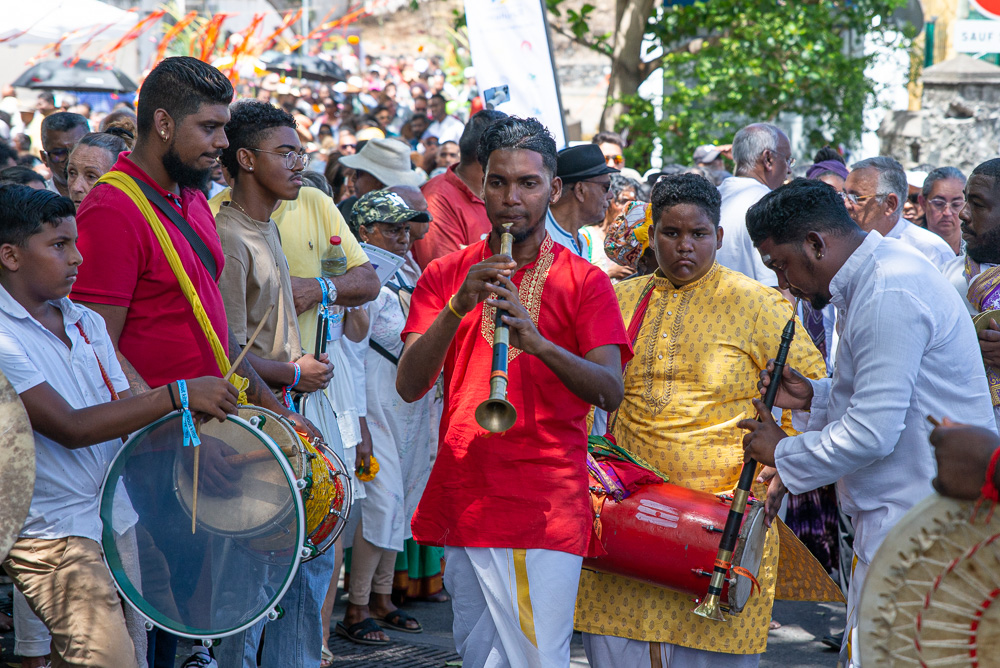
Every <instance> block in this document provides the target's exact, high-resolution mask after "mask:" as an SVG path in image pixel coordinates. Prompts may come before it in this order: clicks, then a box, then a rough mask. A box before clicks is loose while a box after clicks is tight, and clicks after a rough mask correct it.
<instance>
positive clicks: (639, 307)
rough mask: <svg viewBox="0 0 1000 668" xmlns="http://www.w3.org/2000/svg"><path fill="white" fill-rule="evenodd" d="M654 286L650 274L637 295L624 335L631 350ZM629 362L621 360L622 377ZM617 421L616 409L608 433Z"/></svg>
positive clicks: (636, 340)
mask: <svg viewBox="0 0 1000 668" xmlns="http://www.w3.org/2000/svg"><path fill="white" fill-rule="evenodd" d="M655 286H656V281H655V279H654V278H653V277H652V276H650V277H649V282H648V283H646V286H645V287H644V288H643V289H642V294H640V295H639V303H638V304H636V307H635V311H634V312H633V313H632V319H631V320H629V323H628V329H627V330H626V332H625V333H626V335H627V336H628V340H629V342H630V343H631V344H632V350H633V351H634V350H635V344H636V342H638V340H639V330H640V329H642V321H643V320H645V319H646V311H648V310H649V301H650V299H652V297H653V288H654V287H655ZM628 365H629V363H628V362H627V361H626V362H622V377H623V378H624V376H625V370H626V369H627V368H628ZM617 422H618V411H615V412H614V413H613V414H611V415H610V416H609V417H608V433H609V434H610V433H611V432H612V431H613V428H614V426H615V424H616V423H617Z"/></svg>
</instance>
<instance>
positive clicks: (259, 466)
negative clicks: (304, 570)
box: [101, 413, 305, 639]
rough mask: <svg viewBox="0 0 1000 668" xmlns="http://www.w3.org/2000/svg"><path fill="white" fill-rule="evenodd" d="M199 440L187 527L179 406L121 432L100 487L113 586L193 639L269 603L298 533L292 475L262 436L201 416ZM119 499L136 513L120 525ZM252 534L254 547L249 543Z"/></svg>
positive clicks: (292, 559) (237, 622) (260, 612)
mask: <svg viewBox="0 0 1000 668" xmlns="http://www.w3.org/2000/svg"><path fill="white" fill-rule="evenodd" d="M201 440H202V444H201V445H200V446H199V447H198V451H200V453H199V454H198V463H199V467H198V481H199V486H198V510H197V524H196V526H195V529H194V531H193V532H192V520H191V517H192V506H193V504H192V501H193V498H192V497H193V489H192V484H191V483H192V473H193V468H194V466H193V465H194V458H195V448H193V447H190V446H189V447H184V446H183V438H182V432H181V419H180V414H179V413H173V414H171V415H168V416H166V417H164V418H161V419H160V420H157V421H156V422H154V423H153V424H151V425H149V426H148V427H146V428H145V429H143V430H141V431H139V432H137V433H136V434H135V435H134V436H133V437H132V438H130V439H129V440H128V442H127V443H126V444H125V446H124V447H123V448H122V450H121V451H120V452H119V453H118V455H117V456H116V457H115V459H114V460H113V461H112V463H111V466H110V467H109V469H108V475H107V477H106V478H105V481H104V487H103V489H102V492H101V520H102V521H103V523H104V531H103V537H102V541H101V542H102V546H103V548H104V554H105V559H106V560H107V563H108V567H109V568H110V569H111V574H112V577H113V578H114V581H115V585H116V586H117V587H118V590H119V591H120V592H121V594H122V596H123V597H124V598H125V599H126V600H127V601H128V602H129V604H130V605H131V606H132V607H133V608H135V609H136V610H137V611H138V612H139V614H141V615H142V616H143V617H145V618H146V619H147V620H148V621H149V622H151V623H152V624H154V625H156V626H158V627H160V628H162V629H164V630H166V631H168V632H170V633H172V634H175V635H179V636H183V637H188V638H198V639H203V638H221V637H224V636H228V635H232V634H234V633H237V632H239V631H241V630H243V629H245V628H248V627H250V626H252V625H253V624H255V623H256V622H257V621H258V620H260V619H262V618H263V617H265V616H266V615H267V614H268V613H269V612H271V611H272V610H273V609H274V607H275V606H276V605H277V604H278V601H280V600H281V597H282V596H283V595H284V593H285V591H286V590H287V589H288V586H289V585H290V584H291V581H292V578H293V577H294V576H295V573H296V571H297V570H298V567H299V562H300V560H301V550H302V547H303V545H304V542H305V511H304V509H303V506H302V498H301V495H300V494H299V492H298V489H297V487H296V477H295V475H294V474H293V472H292V469H291V467H290V466H289V464H288V461H287V460H286V459H285V457H284V455H282V454H281V452H280V451H279V450H278V446H277V445H276V444H275V442H274V441H273V440H272V439H271V438H270V437H268V436H267V435H266V434H264V433H263V432H261V431H259V430H257V429H255V428H254V427H252V426H251V425H250V424H249V423H248V422H246V421H245V420H241V419H240V418H237V417H233V416H229V417H228V418H226V420H225V422H223V423H219V422H217V421H214V420H213V421H210V422H207V423H205V424H204V425H203V426H202V428H201ZM223 457H225V458H227V459H226V464H225V465H223V464H221V463H217V462H218V460H219V459H220V458H223ZM233 457H239V458H242V460H241V463H240V464H236V463H235V462H236V461H237V460H234V459H232V458H233ZM230 463H232V465H231V466H230V465H229V464H230ZM116 501H117V503H116ZM116 506H117V507H116ZM128 507H131V508H132V509H134V511H135V514H134V515H133V517H137V521H135V523H134V524H132V525H131V526H129V527H128V528H127V529H125V528H123V527H122V524H121V522H120V518H121V516H122V514H123V513H122V509H123V508H128ZM115 515H117V516H118V518H119V522H117V523H116V522H115V521H114V520H115ZM116 529H117V531H116ZM119 531H120V532H121V533H120V534H119V533H118V532H119ZM132 531H134V532H135V536H134V538H132V539H130V540H129V539H126V538H131V536H130V534H131V532H132ZM261 536H264V537H266V540H267V543H268V546H269V549H268V551H267V552H266V553H265V552H261V550H259V549H256V548H255V545H258V544H259V543H260V542H261V541H262V540H264V539H265V538H261ZM126 564H130V565H131V566H132V568H126V566H125V565H126Z"/></svg>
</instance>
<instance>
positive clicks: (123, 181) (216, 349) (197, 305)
mask: <svg viewBox="0 0 1000 668" xmlns="http://www.w3.org/2000/svg"><path fill="white" fill-rule="evenodd" d="M97 183H107V184H108V185H110V186H114V187H115V188H118V189H119V190H121V191H122V192H123V193H125V194H126V195H128V197H129V199H131V200H132V202H134V203H135V205H136V207H137V208H138V209H139V212H140V213H142V215H143V216H144V217H145V218H146V222H147V223H149V226H150V227H151V228H152V230H153V234H155V235H156V240H157V241H159V242H160V247H161V248H162V249H163V254H164V255H165V256H166V257H167V263H169V264H170V269H171V270H172V271H173V272H174V277H175V278H176V279H177V283H178V284H179V285H180V288H181V292H182V293H184V297H185V298H186V299H187V300H188V303H189V304H191V310H192V311H194V317H195V319H196V320H197V321H198V326H199V327H201V331H202V333H203V334H204V335H205V338H206V339H208V343H209V345H210V346H211V347H212V353H213V354H214V355H215V363H216V364H218V365H219V371H220V372H221V373H222V375H223V377H225V376H226V374H228V373H229V369H230V365H229V358H228V357H226V350H225V348H223V347H222V342H221V341H219V336H218V334H216V333H215V328H213V327H212V322H211V321H210V320H209V319H208V313H206V312H205V307H204V305H202V303H201V299H200V298H199V297H198V292H197V291H196V290H195V288H194V284H193V283H191V278H190V277H189V276H188V275H187V272H186V271H185V270H184V265H183V264H181V258H180V256H179V255H178V254H177V249H176V248H174V242H173V241H171V240H170V235H169V234H167V230H166V228H164V227H163V223H162V222H160V218H159V216H157V215H156V212H155V211H153V207H152V205H150V203H149V200H148V199H146V196H145V195H143V194H142V190H140V189H139V186H138V185H137V184H136V182H135V181H134V180H133V179H132V178H131V177H130V176H127V175H125V174H124V173H122V172H119V171H112V172H108V173H106V174H105V175H104V176H102V177H101V178H100V179H98V180H97ZM94 185H97V184H96V183H95V184H94ZM232 382H233V385H235V386H236V389H238V390H239V391H240V400H239V402H240V403H241V404H245V403H247V399H246V388H247V386H248V385H249V381H248V380H247V379H246V378H243V377H242V376H237V375H233V378H232Z"/></svg>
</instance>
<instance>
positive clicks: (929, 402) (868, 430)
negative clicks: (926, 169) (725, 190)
mask: <svg viewBox="0 0 1000 668" xmlns="http://www.w3.org/2000/svg"><path fill="white" fill-rule="evenodd" d="M837 197H838V196H837V193H836V191H834V190H833V188H831V187H830V186H828V185H826V184H823V183H819V182H816V181H806V180H804V179H799V180H796V181H794V182H792V183H791V184H789V185H787V186H783V187H782V188H779V189H778V190H776V191H775V192H773V193H771V194H770V195H768V196H766V197H765V198H764V199H763V200H761V202H760V203H758V204H757V205H756V206H754V207H752V208H751V209H750V211H749V212H748V213H747V227H748V229H749V232H750V236H751V238H752V239H753V241H754V244H755V245H756V246H757V248H758V249H759V251H760V254H761V257H762V259H763V261H764V263H765V264H766V265H767V266H769V267H770V268H772V269H774V270H775V272H776V273H777V276H778V280H779V285H780V286H781V287H782V288H788V289H789V290H790V291H791V292H792V294H793V295H795V296H796V297H800V298H803V299H807V300H809V301H810V302H811V303H812V304H813V306H814V307H816V308H821V307H822V306H824V305H825V304H826V303H828V302H832V303H833V304H834V305H836V307H837V310H838V315H839V318H838V320H839V322H838V328H839V329H840V331H841V338H840V343H839V349H838V352H837V365H836V368H835V369H834V373H833V378H824V379H822V380H818V381H810V380H807V379H805V378H804V377H803V376H802V375H801V374H799V373H798V372H796V371H795V370H793V369H789V368H786V369H785V372H784V374H783V375H782V379H781V380H782V388H781V391H780V392H779V394H778V400H777V402H776V405H777V406H780V407H782V408H790V409H798V410H800V411H809V415H808V422H807V424H806V425H805V431H804V433H802V434H800V435H798V436H787V435H786V434H785V433H784V432H783V431H782V430H781V428H780V427H778V426H777V425H775V424H774V421H773V419H771V416H770V413H768V412H767V411H766V410H764V409H763V404H759V405H758V410H759V412H760V413H761V414H762V419H763V422H761V423H757V422H756V421H752V420H744V421H742V422H741V423H740V425H739V426H740V427H741V428H744V429H747V430H748V431H749V432H750V433H748V434H747V435H746V436H745V437H744V447H745V448H746V451H747V454H748V455H749V456H751V457H753V458H754V459H756V460H757V461H759V462H761V463H763V464H766V465H770V466H775V467H776V468H777V475H778V477H779V478H780V483H782V484H783V485H784V486H785V487H787V488H788V490H789V491H791V492H793V493H803V492H806V491H809V490H811V489H815V488H817V487H820V486H822V485H827V484H830V483H832V482H836V483H837V493H838V497H839V498H840V502H841V505H842V507H843V509H844V511H845V512H846V513H847V514H848V515H849V516H850V517H851V522H852V524H853V525H854V528H855V539H854V550H855V562H854V564H855V566H854V570H853V572H852V575H851V585H850V591H849V594H848V618H847V628H848V631H849V633H846V634H845V641H844V646H843V647H842V649H841V659H842V664H843V665H845V666H848V667H850V666H859V665H860V664H859V663H858V659H857V656H856V654H852V651H851V648H852V646H854V647H856V642H857V640H856V638H857V635H856V633H857V612H858V611H857V604H858V598H859V596H860V594H861V588H862V587H861V586H862V584H863V582H864V577H865V573H866V572H867V568H868V564H870V563H871V559H872V557H873V556H874V555H875V552H876V550H878V548H879V546H880V545H881V543H882V541H883V539H884V538H885V536H886V534H887V533H888V531H889V530H890V529H891V528H892V527H893V525H895V523H896V522H897V521H898V520H899V519H900V517H902V516H903V514H904V513H906V512H907V511H908V510H909V509H910V508H911V507H913V505H914V504H916V503H917V502H918V501H920V500H921V499H923V498H924V497H926V496H927V495H928V494H930V493H931V492H932V491H933V488H932V486H931V480H933V478H934V476H935V473H936V468H935V463H934V458H933V456H932V453H931V448H930V445H929V444H928V440H927V437H928V435H929V434H930V431H931V425H930V423H929V422H928V421H927V420H926V416H927V415H932V416H936V417H943V416H945V415H947V416H948V417H950V418H952V419H954V420H956V421H958V422H962V423H966V424H971V425H975V426H979V427H983V428H987V429H990V430H994V431H995V430H996V425H995V424H994V421H993V410H992V405H991V403H990V398H989V388H988V386H987V384H986V376H985V373H984V371H983V365H982V361H981V360H980V359H979V351H978V346H977V345H976V333H975V330H974V329H973V326H972V322H971V321H970V319H969V317H968V315H967V314H966V311H965V307H964V306H963V305H962V302H961V300H960V299H959V297H958V295H957V294H955V290H954V288H952V287H951V285H950V284H949V283H948V282H947V280H945V278H944V277H943V276H941V274H940V273H939V272H937V271H933V270H932V268H931V265H930V263H929V262H928V261H927V260H926V259H925V258H924V257H922V256H921V255H920V254H918V253H916V252H915V251H913V249H911V248H908V247H907V246H905V245H904V244H902V243H900V242H898V241H895V240H892V239H885V238H883V237H882V235H881V234H879V233H878V232H875V231H873V232H869V233H867V234H865V232H864V231H862V230H861V229H859V228H858V227H857V225H856V224H854V223H853V222H852V221H851V219H850V218H849V217H848V216H847V213H846V211H845V210H844V207H842V206H840V203H839V202H838V201H837ZM763 384H764V385H766V384H767V382H766V378H765V382H764V383H763ZM802 417H803V416H802V415H801V414H800V415H799V418H800V419H801V418H802ZM780 487H781V484H772V490H777V489H779V488H780ZM778 496H779V495H778V494H777V493H775V497H778ZM776 500H777V499H771V498H769V499H768V502H769V504H773V503H774V502H775V501H776ZM852 636H853V640H852Z"/></svg>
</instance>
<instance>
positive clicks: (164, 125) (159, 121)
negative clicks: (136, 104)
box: [153, 109, 174, 141]
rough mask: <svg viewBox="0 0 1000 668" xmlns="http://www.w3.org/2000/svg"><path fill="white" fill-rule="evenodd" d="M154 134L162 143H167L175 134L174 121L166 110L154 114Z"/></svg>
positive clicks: (159, 110) (158, 110)
mask: <svg viewBox="0 0 1000 668" xmlns="http://www.w3.org/2000/svg"><path fill="white" fill-rule="evenodd" d="M153 132H155V133H156V136H158V137H159V138H160V139H161V140H162V141H167V140H168V139H170V137H171V136H173V133H174V119H173V118H171V117H170V114H168V113H167V110H166V109H157V110H156V111H154V112H153Z"/></svg>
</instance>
